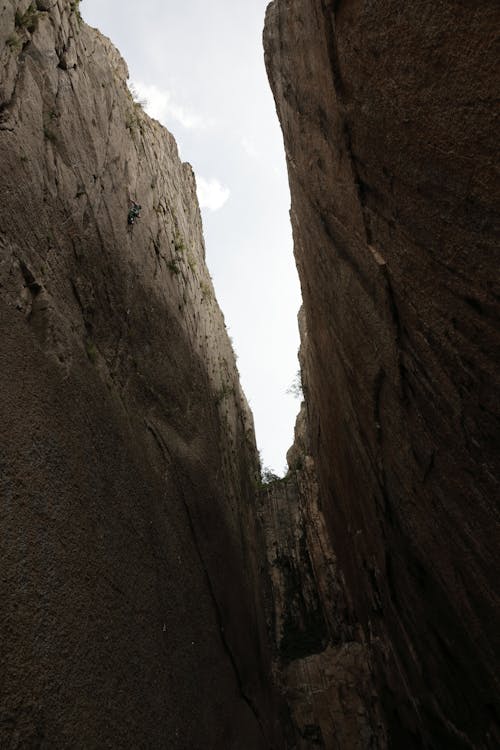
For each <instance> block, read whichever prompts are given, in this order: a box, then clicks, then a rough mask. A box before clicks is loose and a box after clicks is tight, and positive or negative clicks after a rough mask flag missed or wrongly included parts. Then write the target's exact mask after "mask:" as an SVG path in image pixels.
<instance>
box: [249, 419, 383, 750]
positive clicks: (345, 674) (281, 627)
mask: <svg viewBox="0 0 500 750" xmlns="http://www.w3.org/2000/svg"><path fill="white" fill-rule="evenodd" d="M304 429H306V419H305V408H304V404H303V406H302V409H301V413H300V415H299V419H298V420H297V429H296V442H295V444H294V451H293V452H292V455H293V456H294V457H296V455H297V453H298V452H299V451H302V453H301V459H300V462H299V461H296V468H294V469H292V470H290V472H289V473H288V475H287V476H286V477H285V478H284V479H283V480H281V481H275V482H271V483H269V484H268V485H266V486H264V487H263V488H262V490H261V493H260V504H259V516H260V519H261V523H262V527H263V529H264V533H265V539H266V549H267V563H268V568H269V570H270V572H271V585H270V587H269V590H268V596H267V613H268V622H269V630H270V632H271V634H272V641H273V642H274V645H275V652H274V676H275V681H276V684H277V685H278V686H279V688H280V689H281V692H282V694H283V697H284V698H285V700H286V702H287V703H288V706H289V710H290V714H291V718H292V725H293V730H294V731H293V732H290V736H289V737H288V744H287V747H289V748H297V749H298V750H299V749H300V750H310V749H312V748H318V747H321V748H326V749H328V748H332V749H333V748H341V749H342V748H349V750H370V749H372V750H375V749H380V750H382V749H383V748H385V747H386V738H385V729H384V726H383V721H382V717H381V715H380V706H379V699H378V695H377V693H376V690H375V686H374V679H373V673H372V665H371V661H370V652H369V649H368V647H367V643H366V641H365V639H364V636H363V632H362V629H361V628H360V627H359V624H357V623H352V622H349V620H348V616H347V602H346V600H345V594H344V586H343V581H342V580H341V578H340V577H339V576H340V574H339V571H338V569H337V562H336V558H335V554H334V552H333V550H332V547H331V542H330V539H329V535H328V531H327V529H326V525H325V520H324V517H323V513H322V511H321V500H320V497H319V493H318V483H317V479H316V472H315V467H314V461H313V459H312V457H311V456H310V455H308V454H307V453H306V452H304V447H305V443H304V442H303V441H302V438H306V432H304ZM290 455H291V454H290V452H289V456H290Z"/></svg>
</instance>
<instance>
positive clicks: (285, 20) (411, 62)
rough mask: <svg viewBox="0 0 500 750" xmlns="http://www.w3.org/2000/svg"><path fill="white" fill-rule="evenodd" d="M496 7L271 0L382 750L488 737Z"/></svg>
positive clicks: (297, 215)
mask: <svg viewBox="0 0 500 750" xmlns="http://www.w3.org/2000/svg"><path fill="white" fill-rule="evenodd" d="M499 16H500V8H499V5H498V3H497V2H496V1H494V0H482V2H479V3H468V2H459V3H457V2H449V1H447V0H439V1H438V2H431V1H430V0H418V1H417V2H412V3H400V2H396V0H381V2H377V3H374V2H369V1H368V0H339V1H338V2H331V1H330V0H274V2H272V3H271V5H270V6H269V9H268V12H267V20H266V29H265V49H266V63H267V68H268V73H269V78H270V81H271V85H272V88H273V91H274V95H275V99H276V104H277V110H278V115H279V117H280V120H281V124H282V128H283V133H284V141H285V149H286V152H287V161H288V170H289V179H290V186H291V191H292V211H291V216H292V224H293V231H294V241H295V254H296V259H297V265H298V268H299V273H300V278H301V285H302V292H303V298H304V316H305V320H306V325H307V331H308V337H307V347H306V349H305V351H304V353H303V356H304V363H303V379H304V383H305V398H306V404H307V417H308V423H309V430H310V440H311V453H312V455H313V457H314V460H315V462H316V467H317V472H318V479H319V488H320V490H319V497H320V498H321V503H322V510H323V512H324V515H325V520H326V525H327V528H328V534H329V538H330V540H331V546H332V549H333V550H334V552H335V557H336V560H337V569H338V571H339V574H340V575H341V576H343V577H344V578H345V583H346V587H345V597H346V602H347V608H348V611H347V613H346V617H347V621H348V622H351V623H356V622H359V623H360V625H361V627H362V630H363V633H364V638H365V640H366V643H367V648H368V650H369V653H370V662H371V663H372V664H373V667H374V671H375V679H376V686H377V692H378V693H379V695H380V698H381V701H382V708H383V714H384V722H385V726H386V730H387V737H388V745H389V746H390V747H391V748H397V749H398V750H399V749H400V748H405V750H411V749H412V748H435V749H436V750H438V749H439V750H441V748H454V749H455V748H469V749H472V748H474V750H483V749H485V748H490V749H493V748H496V747H498V746H499V744H500V730H499V718H498V712H499V701H498V696H499V695H500V691H499V685H498V675H499V673H500V670H499V668H498V666H499V665H498V653H499V652H500V649H499V641H498V633H499V632H500V617H499V599H498V558H499V553H498V550H499V548H500V546H499V541H500V534H499V519H498V498H499V496H500V493H499V456H500V451H499V447H500V445H499V436H500V430H499V405H500V398H499V396H500V388H499V380H500V378H499V366H498V364H499V355H500V338H499V321H500V314H499V300H500V287H499V276H498V268H499V260H500V258H499V252H498V236H497V234H496V232H495V226H498V211H497V209H498V205H499V194H498V184H499V182H498V179H497V177H498V175H497V173H496V171H495V154H496V150H497V135H496V134H497V132H498V120H497V117H498V108H497V107H496V106H495V103H497V96H498V93H497V83H498V79H499V75H498V74H499V70H498V60H499V55H498V44H497V42H496V41H495V40H496V39H497V37H496V36H495V33H496V32H495V30H496V29H497V28H498V23H499V20H500V17H499Z"/></svg>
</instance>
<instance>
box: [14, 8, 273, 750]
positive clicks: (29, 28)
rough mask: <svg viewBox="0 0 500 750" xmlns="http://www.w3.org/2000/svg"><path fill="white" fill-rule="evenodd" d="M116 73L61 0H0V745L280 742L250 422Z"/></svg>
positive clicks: (211, 305)
mask: <svg viewBox="0 0 500 750" xmlns="http://www.w3.org/2000/svg"><path fill="white" fill-rule="evenodd" d="M126 78H127V69H126V65H125V63H124V61H123V60H122V59H121V57H120V55H119V54H118V52H117V51H116V50H115V49H114V48H113V46H112V45H111V43H110V42H109V41H108V40H107V39H105V38H104V37H103V36H101V35H100V34H99V33H98V32H97V31H95V30H93V29H90V28H89V27H87V26H86V25H85V24H84V23H83V22H82V21H81V19H80V17H79V13H78V3H77V2H66V1H65V0H53V1H52V2H50V1H49V2H45V1H43V2H42V1H41V0H39V1H38V2H37V3H36V6H35V4H33V5H30V4H29V2H26V1H25V0H17V1H16V2H14V1H13V0H6V1H5V2H4V3H2V5H1V6H0V165H1V167H0V186H1V194H2V199H1V204H0V328H1V333H0V341H1V347H0V392H1V402H0V410H1V413H0V416H1V425H2V430H1V435H0V496H1V503H0V514H1V520H0V528H1V542H0V544H1V559H2V567H1V576H0V600H1V602H2V607H1V615H0V627H1V635H0V644H1V645H0V663H1V668H0V746H1V747H5V748H12V749H14V748H21V747H22V748H28V747H30V748H31V747H44V748H51V749H52V748H69V747H82V748H83V747H85V748H86V749H87V748H88V749H89V750H90V749H91V748H96V749H97V748H99V750H100V749H101V748H104V747H110V748H131V747H134V748H139V747H148V748H166V747H168V748H184V749H185V750H187V749H188V748H189V750H191V749H193V748H200V750H201V748H203V750H204V749H205V748H209V747H213V748H219V747H220V748H226V747H227V748H235V750H236V749H237V750H241V748H249V749H250V748H251V749H252V750H253V749H254V748H268V747H272V746H275V747H280V746H281V740H280V734H279V729H278V728H277V726H276V722H277V718H276V717H277V709H276V707H275V702H274V697H273V695H272V693H271V690H270V688H269V675H268V672H269V664H270V656H269V655H268V653H267V650H266V648H267V647H266V643H265V640H266V636H265V623H264V618H263V615H262V605H261V602H260V596H259V593H258V591H259V586H258V584H257V577H258V576H259V575H260V571H259V570H258V559H259V557H260V555H261V553H260V544H261V543H260V541H259V536H258V533H257V530H256V526H255V516H254V504H255V482H256V478H257V471H258V468H257V458H256V451H255V440H254V432H253V424H252V417H251V415H250V413H249V410H248V407H247V404H246V401H245V398H244V396H243V395H242V392H241V389H240V385H239V378H238V373H237V369H236V365H235V359H234V355H233V352H232V348H231V344H230V342H229V339H228V337H227V335H226V332H225V326H224V319H223V317H222V314H221V312H220V310H219V308H218V305H217V303H216V300H215V298H214V291H213V287H212V283H211V280H210V277H209V274H208V271H207V269H206V266H205V261H204V245H203V237H202V227H201V218H200V213H199V208H198V204H197V200H196V193H195V181H194V177H193V173H192V170H191V168H190V167H189V165H187V164H182V163H181V162H180V160H179V157H178V153H177V148H176V144H175V141H174V139H173V137H172V136H171V135H170V134H169V133H168V132H167V131H166V130H165V129H164V128H163V127H161V126H160V125H159V123H157V122H155V121H152V120H150V119H149V118H148V117H147V116H146V115H145V114H144V112H143V111H142V109H141V107H140V106H139V105H137V104H136V103H135V102H134V101H133V98H132V97H131V95H130V93H129V92H128V89H127V86H126ZM131 198H133V199H135V200H137V201H138V202H139V203H140V204H142V213H141V217H140V220H139V221H138V222H137V223H136V225H135V226H134V227H133V228H131V227H129V226H128V225H127V212H128V208H129V200H130V199H131Z"/></svg>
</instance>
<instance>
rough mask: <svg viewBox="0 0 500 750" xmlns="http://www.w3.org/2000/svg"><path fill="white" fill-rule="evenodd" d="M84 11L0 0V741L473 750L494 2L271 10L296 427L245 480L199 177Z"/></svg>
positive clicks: (488, 343)
mask: <svg viewBox="0 0 500 750" xmlns="http://www.w3.org/2000/svg"><path fill="white" fill-rule="evenodd" d="M78 5H79V4H78V2H69V1H67V0H37V2H36V3H30V2H27V1H26V0H3V2H2V3H0V164H1V170H0V184H1V189H2V201H1V204H0V336H1V339H0V340H1V343H2V346H1V348H0V390H1V394H2V398H1V402H0V409H1V414H0V416H1V424H2V432H1V435H0V501H1V502H0V515H1V518H0V528H1V537H0V545H1V561H2V568H1V573H2V575H1V576H0V596H1V601H2V610H1V614H0V639H1V640H0V643H1V645H0V649H1V654H0V664H1V667H0V669H1V673H0V746H1V747H2V748H3V747H6V748H9V750H17V749H19V750H20V749H21V748H47V749H49V748H50V749H51V750H53V749H58V748H86V749H88V748H96V749H97V748H103V747H110V748H130V747H151V748H155V749H156V748H158V750H160V748H166V747H168V748H169V749H173V750H177V749H178V750H181V749H183V750H188V749H189V750H198V749H199V750H202V749H203V750H205V749H206V748H213V749H214V750H218V749H219V748H220V750H226V749H227V750H260V749H261V748H262V749H264V748H275V750H281V748H286V749H289V750H292V749H293V748H297V749H300V750H311V749H312V748H325V749H326V750H330V748H331V749H332V750H334V749H335V750H336V749H338V748H340V750H358V749H359V750H374V749H376V750H385V748H391V749H392V750H401V749H402V748H404V749H405V750H406V749H407V748H408V749H409V750H413V749H415V750H416V749H417V748H424V749H427V750H441V749H442V748H452V749H454V748H463V749H464V750H465V749H466V748H467V749H468V750H493V748H496V747H498V745H499V744H500V734H499V727H498V695H499V689H498V688H499V686H498V653H499V649H498V646H499V644H498V632H499V631H500V628H499V619H500V618H499V604H498V590H497V582H496V581H497V574H498V549H499V534H498V528H499V527H498V506H497V502H498V497H499V492H498V489H499V488H498V483H499V482H498V478H499V471H498V469H499V450H498V449H499V414H498V411H499V403H500V399H499V391H500V389H499V374H498V358H499V333H498V323H499V317H500V316H499V309H498V301H499V299H500V289H499V288H498V267H499V263H498V261H499V258H498V246H497V244H495V234H494V225H495V222H498V212H497V209H498V197H499V196H498V192H495V190H497V187H498V182H497V181H495V177H496V175H495V172H494V164H493V159H494V154H495V139H494V134H495V127H494V126H495V122H496V121H495V110H494V99H495V92H494V90H493V84H494V82H495V76H494V75H493V71H495V70H497V68H496V67H495V66H497V65H498V54H496V53H495V45H494V37H493V29H494V28H495V26H498V22H499V20H500V19H499V8H498V4H497V3H496V2H493V1H491V2H488V1H485V0H484V1H481V2H479V3H474V4H472V3H469V2H465V0H464V2H461V3H452V2H446V1H445V0H438V2H433V3H431V2H430V1H429V0H418V2H415V3H412V4H411V5H407V4H405V6H404V7H402V6H401V4H400V3H396V2H395V0H381V2H379V3H371V2H368V1H366V2H363V1H361V0H360V1H358V0H343V1H342V0H341V1H340V2H330V1H329V0H274V2H272V3H271V4H270V6H269V9H268V12H267V17H266V26H265V33H264V46H265V55H266V64H267V69H268V73H269V78H270V82H271V86H272V89H273V92H274V95H275V100H276V105H277V111H278V116H279V118H280V121H281V125H282V128H283V133H284V141H285V149H286V154H287V161H288V169H289V179H290V187H291V192H292V211H291V218H292V226H293V232H294V241H295V256H296V261H297V265H298V269H299V274H300V278H301V285H302V291H303V297H304V306H303V310H302V311H301V314H300V316H299V317H300V330H301V351H300V362H301V371H302V382H303V388H304V404H303V405H302V408H301V411H300V414H299V417H298V420H297V426H296V433H295V442H294V445H293V446H292V448H291V449H290V451H289V453H288V463H289V466H290V471H289V473H288V475H287V477H286V478H285V479H284V480H282V481H279V482H272V483H270V484H268V485H264V486H262V484H261V481H260V477H259V468H258V457H257V452H256V447H255V437H254V430H253V420H252V415H251V413H250V411H249V409H248V406H247V403H246V400H245V397H244V395H243V393H242V390H241V387H240V383H239V378H238V373H237V369H236V364H235V358H234V354H233V351H232V347H231V343H230V341H229V338H228V336H227V333H226V330H225V326H224V319H223V316H222V313H221V311H220V309H219V307H218V305H217V302H216V299H215V294H214V290H213V287H212V284H211V281H210V277H209V274H208V270H207V268H206V264H205V248H204V241H203V236H202V228H201V219H200V212H199V207H198V203H197V199H196V190H195V181H194V176H193V173H192V170H191V168H190V167H189V165H187V164H183V163H182V162H181V161H180V159H179V157H178V152H177V147H176V144H175V141H174V138H173V137H172V135H171V134H170V133H169V132H168V131H167V130H166V129H165V128H163V127H161V126H160V125H159V123H157V122H156V121H154V120H151V119H150V118H149V117H148V116H147V115H146V114H145V113H144V112H143V111H142V109H141V107H140V106H139V105H138V104H137V103H136V102H135V101H134V100H133V98H132V97H131V95H130V92H129V90H128V88H127V83H126V81H127V67H126V63H125V62H124V61H123V59H122V58H121V56H120V54H119V53H118V52H117V50H116V49H115V48H114V47H113V46H112V44H111V43H110V42H109V40H107V39H106V38H105V37H103V36H102V35H101V34H100V33H99V32H98V31H96V30H94V29H91V28H89V27H88V26H87V25H86V24H85V23H83V21H82V19H81V17H80V14H79V8H78ZM496 51H498V50H496ZM139 195H140V196H141V199H140V200H141V204H142V209H141V214H140V218H139V220H138V221H137V222H135V223H134V224H133V225H130V224H128V223H127V215H128V211H129V207H130V199H131V198H133V197H136V196H139Z"/></svg>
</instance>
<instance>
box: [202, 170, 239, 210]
mask: <svg viewBox="0 0 500 750" xmlns="http://www.w3.org/2000/svg"><path fill="white" fill-rule="evenodd" d="M196 186H197V192H198V200H199V202H200V208H208V210H209V211H218V210H219V208H222V206H223V205H224V204H225V203H226V202H227V200H228V198H229V196H230V194H231V193H230V190H229V188H226V187H223V186H222V185H221V184H220V182H219V181H218V180H205V178H204V177H200V176H199V175H196Z"/></svg>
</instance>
